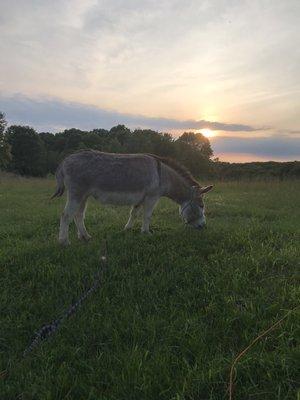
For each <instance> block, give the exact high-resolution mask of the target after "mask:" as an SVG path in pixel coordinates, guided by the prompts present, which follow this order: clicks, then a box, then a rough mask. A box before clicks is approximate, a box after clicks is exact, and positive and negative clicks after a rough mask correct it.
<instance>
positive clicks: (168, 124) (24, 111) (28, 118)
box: [0, 95, 266, 132]
mask: <svg viewBox="0 0 300 400" xmlns="http://www.w3.org/2000/svg"><path fill="white" fill-rule="evenodd" d="M0 110H2V111H3V112H5V114H6V117H7V119H8V121H9V123H10V124H22V125H30V126H33V127H34V128H36V129H37V130H50V131H59V130H62V129H65V128H71V127H76V128H80V129H94V128H98V127H101V128H106V129H109V128H111V127H112V126H114V125H117V124H124V125H127V126H129V127H131V128H137V127H143V128H144V127H146V128H151V129H157V130H185V129H187V130H188V129H202V128H209V129H212V130H222V131H229V132H241V131H243V132H253V131H257V130H261V129H266V128H256V127H253V126H250V125H243V124H227V123H223V122H212V121H206V120H200V121H196V120H179V119H178V120H177V119H171V118H153V117H147V116H142V115H131V114H125V113H124V114H123V113H120V112H117V111H112V110H105V109H102V108H98V107H95V106H89V105H84V104H80V103H74V102H65V101H62V100H59V99H51V98H48V99H47V98H43V99H31V98H29V97H25V96H23V95H15V96H10V97H5V96H0Z"/></svg>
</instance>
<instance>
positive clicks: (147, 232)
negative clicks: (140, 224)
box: [141, 229, 153, 235]
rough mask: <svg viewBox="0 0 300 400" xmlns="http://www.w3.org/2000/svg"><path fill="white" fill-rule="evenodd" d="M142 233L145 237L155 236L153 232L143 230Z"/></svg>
mask: <svg viewBox="0 0 300 400" xmlns="http://www.w3.org/2000/svg"><path fill="white" fill-rule="evenodd" d="M141 233H142V234H144V235H152V234H153V232H152V231H150V230H147V231H144V230H143V229H142V230H141Z"/></svg>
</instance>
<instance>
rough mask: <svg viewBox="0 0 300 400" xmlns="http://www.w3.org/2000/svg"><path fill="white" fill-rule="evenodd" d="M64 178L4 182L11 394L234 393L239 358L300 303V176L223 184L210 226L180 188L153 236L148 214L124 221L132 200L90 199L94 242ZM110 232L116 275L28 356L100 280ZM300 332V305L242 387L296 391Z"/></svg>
mask: <svg viewBox="0 0 300 400" xmlns="http://www.w3.org/2000/svg"><path fill="white" fill-rule="evenodd" d="M53 190H54V181H50V180H44V181H43V180H26V179H24V180H19V179H7V180H5V179H4V180H3V181H1V183H0V240H1V250H0V256H1V265H0V266H1V274H0V282H1V286H0V290H1V299H0V304H1V320H0V350H1V354H0V358H1V366H0V372H1V380H0V398H1V400H11V399H24V400H27V399H29V400H31V399H37V400H40V399H42V400H44V399H46V400H53V399H57V400H60V399H76V400H81V399H82V400H144V399H151V400H152V399H153V400H160V399H168V400H170V399H173V400H175V399H176V400H191V399H193V400H194V399H195V400H196V399H197V400H206V399H227V398H228V392H227V386H228V375H229V369H230V366H231V363H232V361H233V359H234V357H235V356H236V355H237V354H238V353H239V352H240V351H241V350H243V349H244V348H245V347H246V346H247V345H248V344H249V343H250V342H251V341H252V340H253V339H254V338H255V337H256V336H258V334H259V333H260V332H262V331H263V330H265V329H267V328H268V327H269V326H271V325H272V324H273V323H274V322H275V321H276V320H278V319H280V318H281V317H282V316H283V315H284V314H286V313H287V312H288V310H291V309H293V308H295V307H296V306H297V305H298V304H299V298H300V296H299V294H300V293H299V282H298V284H297V280H296V278H297V273H298V274H299V256H300V254H299V253H300V251H299V237H300V235H299V234H300V207H299V204H300V203H299V199H300V182H272V183H262V182H261V183H253V182H252V183H246V182H245V183H219V184H218V183H216V185H215V189H214V191H213V192H211V194H209V195H208V196H207V221H208V226H207V229H205V230H203V231H201V232H198V231H194V230H192V229H189V228H187V227H185V226H184V224H183V223H182V222H181V220H180V218H179V215H178V207H177V205H175V204H174V203H171V202H170V201H168V200H163V201H161V202H160V203H159V206H158V207H157V208H156V210H155V213H154V217H153V224H152V228H153V230H154V231H155V233H154V235H149V236H148V235H141V234H140V232H139V229H140V227H139V224H137V225H136V227H135V228H134V230H133V231H132V232H123V231H122V228H123V226H124V224H125V222H126V219H127V216H128V208H126V207H125V208H116V207H102V206H101V205H98V204H96V202H94V201H90V203H89V208H88V211H87V228H88V231H89V233H90V234H92V236H93V240H92V241H91V242H89V243H88V244H84V243H81V242H78V241H77V238H76V236H75V229H74V226H72V229H71V232H72V233H71V240H72V243H71V246H69V247H68V248H60V247H59V245H58V244H57V233H58V221H59V215H60V212H61V210H62V207H63V204H64V201H65V198H62V199H56V200H52V201H49V200H48V199H49V197H50V195H51V194H52V192H53ZM104 237H106V238H107V241H108V254H109V271H108V272H107V273H106V275H105V278H104V282H103V285H102V287H101V288H100V289H99V290H98V291H97V292H96V293H94V294H93V296H92V297H90V298H89V300H88V301H87V302H86V303H85V304H84V305H83V307H82V308H81V309H79V310H78V312H77V313H76V314H75V315H74V316H73V317H72V318H70V319H69V320H68V321H67V322H66V323H65V324H64V325H63V326H62V328H61V329H60V330H59V331H58V333H57V334H56V335H55V336H53V337H52V338H50V339H49V340H48V341H46V342H44V343H42V345H41V346H40V347H39V348H37V349H36V350H35V351H34V352H33V353H32V354H31V355H30V356H28V357H27V358H25V359H23V358H22V352H23V350H24V349H25V347H26V346H27V345H28V344H29V342H30V340H31V338H32V336H33V333H34V332H35V331H36V330H38V329H39V328H40V327H41V326H42V325H44V324H45V323H47V322H50V321H51V320H53V319H54V318H57V317H58V316H59V315H60V314H61V312H62V311H63V310H64V309H65V308H66V307H68V306H69V304H70V303H72V301H74V300H76V298H77V297H79V296H80V294H81V293H82V291H83V290H84V287H85V285H87V284H89V283H90V282H91V281H92V279H93V275H94V273H95V271H96V269H97V267H98V265H99V262H98V259H99V249H100V244H101V241H102V239H103V238H104ZM298 276H299V275H298ZM297 324H298V331H297ZM297 339H299V312H296V311H295V312H293V313H291V314H290V315H289V317H288V318H286V319H285V321H284V322H283V323H282V324H281V325H280V326H279V327H278V328H277V329H276V330H274V331H273V332H272V333H270V334H269V335H267V337H265V338H264V339H262V340H261V341H260V342H259V343H257V344H256V345H255V347H253V348H252V349H251V350H250V351H249V352H248V353H247V354H246V355H245V356H244V357H243V358H242V359H241V361H240V362H239V364H238V366H237V376H236V382H235V391H234V399H241V400H247V399H251V400H255V399H264V400H266V399H272V400H275V399H280V400H283V399H296V398H297V379H298V378H299V358H298V359H297V344H299V341H298V342H297ZM298 355H299V347H298ZM297 361H298V362H297ZM297 368H298V370H297ZM298 395H299V394H298Z"/></svg>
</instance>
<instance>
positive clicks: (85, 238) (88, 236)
mask: <svg viewBox="0 0 300 400" xmlns="http://www.w3.org/2000/svg"><path fill="white" fill-rule="evenodd" d="M78 239H79V240H81V241H82V242H88V241H89V240H91V239H92V236H91V235H78Z"/></svg>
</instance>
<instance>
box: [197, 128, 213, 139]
mask: <svg viewBox="0 0 300 400" xmlns="http://www.w3.org/2000/svg"><path fill="white" fill-rule="evenodd" d="M200 133H202V135H203V136H205V137H207V138H210V137H213V136H216V134H215V132H214V131H212V130H211V129H201V130H200Z"/></svg>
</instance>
